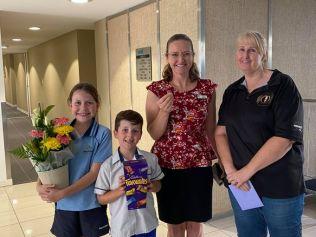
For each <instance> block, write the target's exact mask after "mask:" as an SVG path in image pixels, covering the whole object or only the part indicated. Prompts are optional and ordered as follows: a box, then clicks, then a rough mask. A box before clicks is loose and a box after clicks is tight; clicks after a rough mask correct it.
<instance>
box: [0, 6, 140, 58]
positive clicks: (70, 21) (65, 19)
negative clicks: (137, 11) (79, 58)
mask: <svg viewBox="0 0 316 237" xmlns="http://www.w3.org/2000/svg"><path fill="white" fill-rule="evenodd" d="M143 2H146V0H93V1H92V2H89V3H87V4H73V3H70V2H69V1H68V0H0V28H1V38H2V45H5V46H7V47H8V48H7V49H3V50H2V52H3V54H8V53H21V52H25V51H26V50H27V49H28V48H31V47H33V46H35V45H38V44H41V43H43V42H46V41H48V40H49V39H53V38H55V37H57V36H59V35H62V34H65V33H67V32H70V31H72V30H75V29H94V23H95V22H96V21H98V20H101V19H104V18H106V17H107V16H110V15H114V14H116V13H118V12H121V11H123V10H126V9H128V8H131V7H134V6H136V5H138V4H140V3H143ZM30 26H39V27H41V30H40V31H30V30H28V27H30ZM12 38H21V39H22V41H21V42H13V41H12V40H11V39H12Z"/></svg>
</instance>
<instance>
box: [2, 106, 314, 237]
mask: <svg viewBox="0 0 316 237" xmlns="http://www.w3.org/2000/svg"><path fill="white" fill-rule="evenodd" d="M3 110H5V112H6V119H5V127H4V129H5V146H6V155H9V156H10V158H11V168H12V179H13V183H14V184H16V185H13V186H8V187H0V236H1V237H20V236H21V237H30V236H37V237H48V236H53V235H51V234H50V232H49V230H50V227H51V225H52V221H53V215H54V205H53V204H51V203H45V202H43V201H42V200H41V199H40V198H39V196H38V195H37V193H36V190H35V183H34V182H32V181H35V180H36V173H35V171H34V170H33V169H32V166H31V164H30V162H29V161H28V160H19V159H16V158H14V157H11V155H10V154H9V153H7V151H9V150H10V149H12V148H13V147H15V146H16V145H18V144H21V143H22V142H24V141H25V139H26V138H27V133H28V131H30V129H31V121H30V119H29V118H28V117H26V116H25V115H24V114H23V113H21V112H19V111H17V110H16V109H15V108H12V107H10V106H5V108H3ZM302 222H303V237H312V236H313V237H314V236H316V195H314V196H310V197H307V198H306V199H305V209H304V216H303V218H302ZM204 233H205V237H229V236H237V234H236V228H235V225H234V219H233V217H232V216H227V217H222V218H216V217H215V218H214V219H213V220H211V221H209V222H207V223H205V224H204ZM157 236H158V237H166V236H167V227H166V224H165V223H162V222H161V223H160V225H159V227H158V235H157Z"/></svg>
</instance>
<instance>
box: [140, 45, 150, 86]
mask: <svg viewBox="0 0 316 237" xmlns="http://www.w3.org/2000/svg"><path fill="white" fill-rule="evenodd" d="M136 76H137V80H138V81H151V80H152V79H151V47H146V48H139V49H136Z"/></svg>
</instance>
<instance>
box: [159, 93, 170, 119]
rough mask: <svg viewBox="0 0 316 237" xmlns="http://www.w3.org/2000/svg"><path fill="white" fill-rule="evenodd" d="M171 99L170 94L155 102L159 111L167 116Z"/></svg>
mask: <svg viewBox="0 0 316 237" xmlns="http://www.w3.org/2000/svg"><path fill="white" fill-rule="evenodd" d="M173 99H174V98H173V94H172V93H171V92H168V93H167V94H165V95H164V96H163V97H161V98H160V99H159V100H158V101H157V105H158V107H159V109H160V110H162V111H163V112H165V113H168V114H169V113H170V112H171V110H172V105H173Z"/></svg>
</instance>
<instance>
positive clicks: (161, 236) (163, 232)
mask: <svg viewBox="0 0 316 237" xmlns="http://www.w3.org/2000/svg"><path fill="white" fill-rule="evenodd" d="M166 236H167V227H166V226H164V225H159V226H158V228H157V237H166Z"/></svg>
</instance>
